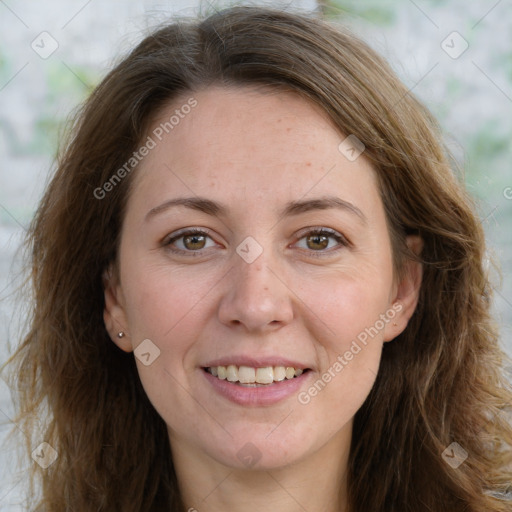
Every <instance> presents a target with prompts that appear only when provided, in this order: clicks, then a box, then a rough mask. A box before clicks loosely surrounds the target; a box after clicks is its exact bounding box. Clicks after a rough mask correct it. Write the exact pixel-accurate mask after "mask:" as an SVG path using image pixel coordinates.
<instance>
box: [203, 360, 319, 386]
mask: <svg viewBox="0 0 512 512" xmlns="http://www.w3.org/2000/svg"><path fill="white" fill-rule="evenodd" d="M203 370H204V371H205V372H207V373H209V374H210V375H213V377H216V378H217V379H219V380H227V381H228V382H231V383H233V384H237V385H239V386H243V387H260V386H269V385H272V384H275V383H277V382H282V381H286V380H292V379H295V378H297V377H300V376H301V375H302V374H303V373H307V372H309V371H310V369H309V368H304V369H302V368H294V367H292V366H265V367H258V368H255V367H251V366H236V365H228V366H209V367H204V368H203Z"/></svg>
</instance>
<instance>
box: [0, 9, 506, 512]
mask: <svg viewBox="0 0 512 512" xmlns="http://www.w3.org/2000/svg"><path fill="white" fill-rule="evenodd" d="M235 3H236V4H246V5H247V4H250V5H256V4H257V5H269V6H273V7H281V8H285V9H290V10H299V11H303V12H310V13H311V12H313V11H315V12H320V13H321V14H322V15H323V16H324V17H325V18H327V19H329V20H331V21H332V22H333V23H341V24H343V25H345V26H348V27H350V28H351V29H352V30H353V32H354V33H355V34H357V35H359V36H361V37H362V38H363V39H365V40H366V41H367V42H368V43H369V44H370V45H371V46H372V47H373V48H374V49H376V50H377V51H378V52H379V53H381V54H382V55H384V56H385V57H386V58H387V59H388V60H389V61H390V63H391V65H392V66H393V68H394V69H395V71H396V72H397V73H398V75H399V76H400V77H401V79H402V80H403V81H404V83H405V84H406V85H407V86H408V87H409V89H410V90H411V91H412V92H413V93H414V94H416V95H417V96H418V97H419V98H420V99H421V100H423V102H424V103H426V104H427V105H428V107H429V108H430V109H431V111H432V112H433V113H434V114H435V115H436V116H437V118H438V119H439V121H440V123H441V126H442V128H443V131H444V135H445V139H446V143H447V145H448V146H449V148H450V149H451V151H452V152H453V154H454V155H455V157H456V159H457V160H458V162H459V163H460V165H461V167H462V169H463V172H464V179H465V182H466V184H467V187H468V189H469V191H470V192H471V194H472V195H473V196H474V197H475V199H476V200H477V201H478V213H479V215H480V218H481V220H482V222H483V224H484V227H485V229H486V232H487V237H488V249H489V253H490V255H491V257H493V258H495V259H496V260H497V261H498V262H499V264H500V265H501V270H502V279H501V281H500V280H499V276H498V275H495V277H494V279H495V282H496V285H497V286H498V288H497V290H496V295H495V313H496V316H497V318H498V321H499V323H500V325H501V332H502V340H503V346H504V347H505V348H506V350H507V351H508V352H509V353H510V354H511V355H512V337H511V331H512V171H511V162H512V144H511V141H512V1H510V0H508V1H507V0H499V1H495V0H492V1H483V0H474V1H472V2H467V1H466V0H443V1H442V0H414V1H413V0H393V1H391V0H318V1H315V0H297V1H288V2H280V1H253V2H231V1H214V0H211V1H210V2H206V1H197V0H172V1H164V0H123V1H111V2H102V1H101V0H71V1H70V0H68V1H65V0H46V1H45V2H36V1H30V0H0V364H1V363H3V362H4V361H5V360H6V359H7V357H8V355H9V354H10V353H11V351H12V349H13V347H14V346H15V345H16V343H17V342H18V341H19V334H18V325H17V322H18V321H19V319H17V318H19V316H21V315H22V314H23V313H22V311H20V310H19V309H17V308H19V305H18V304H15V303H14V300H13V299H14V297H13V291H14V290H15V287H16V286H17V285H19V284H20V282H21V281H20V277H19V270H20V254H19V253H18V252H17V249H18V247H19V244H20V241H21V240H22V237H23V235H24V233H25V230H26V227H27V226H28V224H29V222H30V219H31V218H32V216H33V214H34V211H35V208H36V205H37V203H38V199H39V198H40V196H41V194H42V191H43V189H44V185H45V183H46V181H47V179H48V177H49V173H50V171H51V169H52V162H53V157H54V155H55V152H56V149H57V145H58V142H59V135H60V134H61V133H62V129H63V122H64V121H65V120H66V118H67V117H68V116H69V114H70V113H71V112H72V110H73V109H75V108H76V107H77V106H78V104H79V103H80V102H81V101H82V100H84V99H85V98H86V97H87V95H88V94H89V93H90V91H91V90H92V88H93V87H94V86H95V85H96V84H97V83H98V82H99V81H100V79H101V78H102V77H103V76H104V75H105V74H106V72H107V71H108V70H109V69H110V68H111V67H112V66H113V64H114V63H115V62H117V61H118V60H119V59H120V57H121V56H122V55H124V54H125V53H127V52H128V51H129V50H130V49H131V48H132V47H133V46H134V45H135V44H136V43H137V42H138V41H140V40H141V39H142V38H143V37H144V36H145V35H146V34H147V32H148V31H150V30H151V29H152V28H154V27H155V26H157V25H158V24H160V23H162V22H164V21H166V20H169V19H170V18H171V17H173V16H186V17H189V16H192V17H193V16H196V15H197V14H199V13H206V14H207V13H210V12H214V10H216V9H219V8H221V7H226V6H229V5H232V4H235ZM493 275H494V274H493ZM510 372H511V374H512V368H511V369H510ZM13 416H14V411H13V404H12V401H11V393H10V390H9V388H8V386H7V384H6V383H5V382H4V381H3V380H2V379H0V443H1V444H0V510H2V511H11V510H12V511H15V510H20V506H19V505H17V503H18V502H19V500H20V496H21V495H22V491H23V482H22V481H21V482H20V481H18V478H17V477H19V476H22V475H23V472H24V471H25V470H26V467H27V466H29V465H30V464H33V463H34V462H33V461H32V460H27V461H26V463H25V464H24V466H23V465H22V466H20V467H18V466H16V465H15V459H14V453H15V452H14V447H13V446H12V444H11V443H9V442H7V441H6V435H7V433H8V431H10V430H11V429H12V428H13V426H14V424H13V422H12V418H13Z"/></svg>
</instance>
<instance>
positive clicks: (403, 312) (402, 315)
mask: <svg viewBox="0 0 512 512" xmlns="http://www.w3.org/2000/svg"><path fill="white" fill-rule="evenodd" d="M406 243H407V246H408V247H409V249H410V250H411V251H412V252H413V253H414V254H415V255H416V256H420V254H421V251H422V249H423V245H424V244H423V240H422V239H421V237H419V236H416V235H410V236H408V237H407V239H406ZM404 265H405V269H404V272H403V277H402V279H401V280H400V282H399V283H398V284H397V289H396V293H395V297H394V300H393V301H392V302H393V309H394V310H395V311H397V314H396V316H395V317H394V318H393V321H392V322H390V323H388V324H387V325H386V331H385V333H384V335H385V337H384V341H391V340H392V339H394V338H396V337H397V336H398V335H399V334H400V333H401V332H403V331H404V330H405V328H406V327H407V324H408V322H409V320H410V318H411V317H412V315H413V313H414V311H415V310H416V306H417V305H418V299H419V295H420V289H421V282H422V278H423V264H422V263H421V262H420V261H416V260H413V259H409V260H407V261H406V262H405V263H404Z"/></svg>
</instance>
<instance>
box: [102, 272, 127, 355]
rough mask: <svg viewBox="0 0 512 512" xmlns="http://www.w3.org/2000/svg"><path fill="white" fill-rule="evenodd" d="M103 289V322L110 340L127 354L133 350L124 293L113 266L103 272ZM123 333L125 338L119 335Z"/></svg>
mask: <svg viewBox="0 0 512 512" xmlns="http://www.w3.org/2000/svg"><path fill="white" fill-rule="evenodd" d="M102 277H103V289H104V295H105V309H104V310H103V321H104V322H105V327H106V329H107V332H108V333H109V335H110V339H111V340H112V341H113V342H114V343H115V344H116V345H117V346H118V347H119V348H120V349H121V350H124V351H125V352H131V351H132V350H133V347H132V344H131V339H130V336H129V335H128V333H127V332H126V329H127V326H128V322H127V319H126V313H125V307H124V298H123V292H122V289H121V284H120V283H119V282H118V278H117V277H116V273H115V272H114V270H113V267H112V265H111V266H110V267H109V268H108V269H107V270H105V272H103V276H102ZM120 332H123V333H124V336H123V337H121V338H120V337H119V336H118V333H120Z"/></svg>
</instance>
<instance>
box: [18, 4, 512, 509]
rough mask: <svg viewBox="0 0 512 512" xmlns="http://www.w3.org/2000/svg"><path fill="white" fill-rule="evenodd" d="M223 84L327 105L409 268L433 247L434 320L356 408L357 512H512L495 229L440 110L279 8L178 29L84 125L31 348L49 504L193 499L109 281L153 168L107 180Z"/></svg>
mask: <svg viewBox="0 0 512 512" xmlns="http://www.w3.org/2000/svg"><path fill="white" fill-rule="evenodd" d="M211 84H221V85H230V86H243V85H264V86H268V87H275V88H281V89H283V90H289V91H294V92H296V93H298V94H300V95H302V96H303V97H304V98H305V99H307V100H308V101H312V102H314V103H316V104H317V105H319V106H321V107H322V108H323V109H324V110H325V111H326V112H327V113H328V114H329V116H330V117H331V118H332V120H333V121H334V122H335V124H336V125H337V126H338V127H339V130H340V134H353V135H355V136H356V137H357V138H358V139H360V140H361V141H362V142H363V143H364V145H365V148H366V149H365V155H366V157H367V158H368V159H369V160H370V161H371V162H372V164H373V166H374V168H375V170H376V172H377V174H378V179H379V185H380V191H381V195H382V200H383V203H384V206H385V210H386V215H387V221H388V224H389V229H390V235H391V239H392V244H393V251H394V255H395V260H396V263H397V264H398V266H400V261H402V260H403V257H405V256H404V254H405V252H404V247H405V245H404V240H405V237H406V235H407V234H409V233H416V234H419V235H420V236H421V237H422V238H423V240H424V248H423V251H422V254H421V261H422V263H423V266H424V271H423V272H424V277H423V283H422V286H421V291H420V299H419V303H418V306H417V309H416V312H415V314H414V316H413V317H412V319H411V321H410V322H409V325H408V327H407V328H406V330H405V331H404V332H403V333H402V334H401V335H400V336H399V337H398V338H397V339H395V340H394V341H393V342H392V343H386V344H385V347H384V350H383V355H382V361H381V366H380V369H379V373H378V377H377V380H376V382H375V385H374V387H373V389H372V391H371V393H370V395H369V396H368V398H367V400H366V401H365V403H364V404H363V406H362V407H361V408H360V410H359V411H358V412H357V414H356V417H355V422H354V428H353V438H352V446H351V454H350V465H349V504H350V511H351V512H359V511H361V512H368V511H372V512H390V511H397V512H407V511H414V512H423V511H424V512H427V511H432V510H436V511H449V512H458V511H461V512H462V511H466V512H491V511H492V512H498V511H500V512H504V511H507V510H508V511H510V510H511V508H510V504H508V505H507V502H506V501H505V499H504V498H505V492H506V489H507V485H509V484H510V480H511V467H512V466H511V464H512V460H511V459H512V455H511V447H512V429H511V427H510V425H509V424H508V423H507V418H506V417H505V412H506V406H507V405H510V403H511V402H512V393H511V390H510V386H509V385H508V383H507V381H506V379H505V377H504V375H503V363H504V358H505V355H504V353H503V352H502V350H501V349H500V347H499V343H498V335H497V331H496V328H495V327H494V326H493V323H492V321H491V318H490V315H489V308H490V304H491V294H492V290H491V287H490V285H489V278H488V275H487V272H486V269H485V265H484V259H485V244H484V233H483V230H482V227H481V225H480V223H479V221H478V219H477V217H476V215H475V213H474V209H475V208H474V205H473V204H472V201H471V199H470V198H469V197H468V195H467V194H466V192H465V189H464V186H463V185H462V184H461V183H460V182H459V180H458V178H457V173H456V172H455V169H454V165H453V164H452V162H451V158H450V156H449V154H448V152H447V151H446V150H445V148H444V146H443V144H442V142H441V137H440V132H439V128H438V126H437V124H436V121H435V120H434V119H433V118H432V116H431V115H430V114H429V112H428V111H427V109H426V108H425V107H424V106H423V105H422V104H421V103H420V102H419V101H418V100H417V99H416V98H415V97H414V96H413V95H412V94H411V93H410V92H409V91H408V90H407V89H406V87H405V86H404V85H403V84H402V83H401V82H400V81H399V80H398V79H397V77H396V76H395V74H394V73H393V72H392V70H391V69H390V67H389V66H388V64H387V63H386V62H385V61H384V60H383V59H382V58H381V57H379V56H378V55H376V54H375V52H374V51H373V50H371V49H370V48H369V47H368V46H367V45H366V44H365V43H363V42H362V41H360V40H359V39H357V38H356V37H354V36H353V35H352V34H350V33H348V32H346V31H344V29H342V28H341V27H338V26H334V25H332V24H331V23H328V22H325V21H322V20H320V19H317V18H316V17H314V16H309V17H308V16H306V15H303V14H298V13H291V12H286V11H281V10H277V9H269V8H261V7H233V8H230V9H225V10H223V11H221V12H218V13H215V14H213V15H211V16H209V17H206V18H201V19H199V20H194V21H183V20H182V21H180V22H174V23H172V24H169V25H167V26H164V27H163V28H160V29H159V30H157V31H156V32H154V33H152V34H151V35H150V36H148V37H147V38H146V39H144V40H143V41H142V42H141V43H140V44H139V45H138V46H137V47H136V48H135V49H134V50H133V51H132V52H131V53H130V54H129V55H128V56H127V57H126V58H124V59H123V60H122V61H121V62H120V63H119V64H118V65H117V66H116V67H115V69H113V70H112V71H111V72H110V73H109V74H108V75H107V76H106V77H105V78H104V80H103V81H102V82H101V83H100V84H99V86H98V87H97V88H96V89H95V90H94V92H93V93H92V94H91V96H90V97H89V98H88V100H87V101H86V102H85V104H84V105H83V108H82V109H81V111H80V112H79V114H78V115H77V116H76V118H75V120H74V124H73V127H72V129H71V130H70V137H69V141H68V143H67V144H66V145H65V147H64V148H63V149H62V151H61V152H60V155H59V157H58V161H57V166H56V171H55V173H54V175H53V177H52V180H51V182H50V183H49V186H48V187H47V190H46V193H45V195H44V197H43V199H42V201H41V203H40V205H39V208H38V210H37V212H36V215H35V218H34V219H33V222H32V223H31V226H30V229H29V233H28V237H27V245H26V247H27V249H28V251H29V256H30V269H31V276H30V277H31V286H32V294H33V295H32V296H33V301H34V303H33V312H32V314H31V316H30V318H29V320H28V322H29V324H28V328H27V333H26V335H25V337H24V339H23V340H22V344H21V345H20V347H19V349H18V350H17V352H16V353H15V354H14V356H13V360H12V363H13V364H15V369H14V371H13V377H14V380H15V386H16V388H17V392H18V398H19V407H20V413H19V416H18V418H17V421H18V425H20V426H21V427H22V428H23V429H24V430H25V432H30V435H29V439H28V440H27V447H28V450H29V454H30V452H31V451H32V450H33V449H34V447H35V446H37V445H38V444H39V443H40V442H41V441H43V440H44V441H46V442H48V443H49V444H50V445H51V446H52V447H53V448H54V449H55V450H56V451H57V452H58V457H57V459H56V461H55V462H54V463H53V464H52V465H51V466H49V467H48V468H47V469H44V470H43V469H41V468H39V467H38V466H37V465H36V464H35V463H34V464H33V474H32V477H33V480H32V481H33V482H40V483H41V493H42V495H41V496H37V498H34V499H35V500H36V499H37V503H36V504H35V509H36V510H44V511H51V512H60V511H65V510H66V511H69V510H73V511H75V512H79V511H85V510H88V511H90V510H96V511H113V510H122V511H123V512H129V511H164V510H166V511H167V510H175V511H182V510H184V506H183V503H182V502H181V500H180V496H179V489H178V483H177V479H176V475H175V473H174V469H173V465H172V458H171V450H170V445H169V440H168V434H167V430H166V426H165V424H164V421H163V420H162V418H160V416H159V415H158V414H157V412H156V411H155V410H154V408H153V407H152V405H151V404H150V402H149V400H148V398H147V396H146V394H145V392H144V390H143V388H142V385H141V383H140V380H139V377H138V374H137V369H136V365H135V363H134V358H133V354H126V353H124V352H122V351H121V350H119V349H118V348H117V347H116V346H115V344H114V343H112V341H111V340H110V338H109V336H108V334H107V332H106V329H105V326H104V323H103V308H104V296H103V282H102V274H103V272H104V270H105V269H106V268H107V267H108V266H109V265H110V264H111V263H115V262H116V259H117V247H118V243H119V236H120V227H121V224H122V221H123V212H124V208H125V204H126V198H127V194H128V191H129V184H130V182H131V177H132V175H133V173H135V172H136V169H135V170H133V171H132V172H131V173H127V174H128V175H127V176H126V177H124V179H122V180H119V182H116V183H115V186H112V187H109V191H108V195H107V196H106V197H104V198H98V195H100V194H98V193H97V192H96V194H95V191H97V190H98V188H101V187H102V186H103V184H105V183H106V182H108V181H109V180H110V179H111V178H112V176H113V175H114V174H115V173H116V172H118V170H119V169H120V168H122V166H123V165H124V164H125V162H127V161H128V160H129V159H130V157H131V156H132V154H133V152H134V151H136V150H137V148H138V147H139V146H140V145H141V143H142V142H143V141H144V140H145V137H147V132H146V130H147V128H148V123H149V120H150V119H151V118H152V117H153V116H154V115H155V114H157V113H158V112H159V110H160V109H161V108H162V107H163V106H164V105H166V104H168V103H169V102H170V101H173V99H175V98H177V97H178V96H180V97H181V96H183V95H184V94H185V95H186V94H193V92H194V91H197V90H199V89H201V88H204V87H208V86H209V85H211ZM340 140H341V139H340ZM35 418H37V420H41V421H42V422H43V423H44V428H43V431H42V432H40V431H38V430H36V429H35V428H34V421H35ZM43 418H44V421H43ZM452 443H458V446H460V447H462V448H463V449H464V450H465V451H466V452H467V454H468V458H467V459H466V460H465V461H464V462H463V463H462V464H461V465H460V466H459V467H458V468H454V467H452V466H451V465H450V464H448V463H447V459H446V456H443V452H445V449H447V448H448V452H447V453H448V454H449V456H450V457H453V453H454V452H453V451H450V448H449V447H450V446H451V450H453V449H454V447H455V448H456V449H458V448H457V446H456V445H453V444H452ZM32 490H34V488H32ZM33 509H34V508H33Z"/></svg>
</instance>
